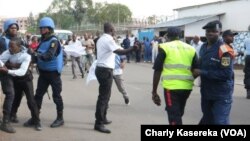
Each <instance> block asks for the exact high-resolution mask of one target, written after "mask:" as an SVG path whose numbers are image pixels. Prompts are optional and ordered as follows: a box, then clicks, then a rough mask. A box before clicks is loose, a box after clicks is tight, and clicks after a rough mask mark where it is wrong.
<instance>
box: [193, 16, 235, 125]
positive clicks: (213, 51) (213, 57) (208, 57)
mask: <svg viewBox="0 0 250 141" xmlns="http://www.w3.org/2000/svg"><path fill="white" fill-rule="evenodd" d="M203 29H205V30H206V38H207V42H206V43H204V44H203V45H202V47H201V50H200V69H195V70H194V72H193V74H194V75H195V76H197V75H200V76H201V90H200V92H201V109H202V112H203V117H202V119H201V121H200V124H218V125H226V124H229V114H230V110H231V104H232V94H233V86H234V80H233V75H234V72H233V58H234V56H233V55H232V54H230V53H229V52H228V51H227V49H225V48H221V47H222V45H223V44H224V43H223V41H222V39H221V37H220V34H221V29H222V24H221V22H220V21H212V22H209V23H207V24H206V25H205V26H204V27H203ZM220 50H221V51H222V52H223V53H222V55H221V56H220V55H219V51H220Z"/></svg>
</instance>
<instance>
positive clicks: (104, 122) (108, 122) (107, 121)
mask: <svg viewBox="0 0 250 141" xmlns="http://www.w3.org/2000/svg"><path fill="white" fill-rule="evenodd" d="M110 123H112V121H111V120H105V121H103V124H110Z"/></svg>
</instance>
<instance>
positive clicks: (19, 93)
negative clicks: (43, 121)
mask: <svg viewBox="0 0 250 141" xmlns="http://www.w3.org/2000/svg"><path fill="white" fill-rule="evenodd" d="M25 77H26V78H23V80H20V79H18V78H15V77H13V80H14V90H15V98H14V101H13V104H12V109H11V115H16V113H17V110H18V108H19V106H20V103H21V100H22V97H23V93H24V94H25V96H26V98H27V105H28V107H29V109H30V112H31V117H32V120H33V121H34V122H36V123H37V122H40V119H39V110H38V107H37V104H36V101H35V97H34V87H33V81H32V80H33V76H32V73H31V72H30V73H29V74H28V75H27V76H25Z"/></svg>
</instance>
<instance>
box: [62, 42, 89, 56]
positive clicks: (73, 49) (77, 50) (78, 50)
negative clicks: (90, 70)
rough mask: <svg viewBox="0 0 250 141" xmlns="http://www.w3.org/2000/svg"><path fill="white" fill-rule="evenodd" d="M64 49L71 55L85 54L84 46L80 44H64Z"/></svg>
mask: <svg viewBox="0 0 250 141" xmlns="http://www.w3.org/2000/svg"><path fill="white" fill-rule="evenodd" d="M64 51H65V52H66V54H67V55H69V56H73V57H79V56H82V55H86V51H85V47H82V46H74V45H66V46H64Z"/></svg>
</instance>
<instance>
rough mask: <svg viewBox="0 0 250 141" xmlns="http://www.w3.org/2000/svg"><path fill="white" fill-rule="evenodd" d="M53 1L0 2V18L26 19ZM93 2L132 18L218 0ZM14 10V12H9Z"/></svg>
mask: <svg viewBox="0 0 250 141" xmlns="http://www.w3.org/2000/svg"><path fill="white" fill-rule="evenodd" d="M52 1H53V0H0V17H7V18H11V17H26V16H28V15H29V13H30V12H32V13H33V14H34V15H36V14H38V13H39V12H44V11H45V10H46V9H47V8H48V7H49V5H50V4H51V2H52ZM93 1H94V2H108V3H121V4H125V5H127V6H128V7H129V8H130V10H131V11H132V13H133V17H134V18H143V17H148V16H151V15H157V16H161V15H165V16H171V15H173V12H172V9H174V8H179V7H183V6H190V5H197V4H202V3H208V2H214V1H218V0H93ZM9 9H14V10H9Z"/></svg>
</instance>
